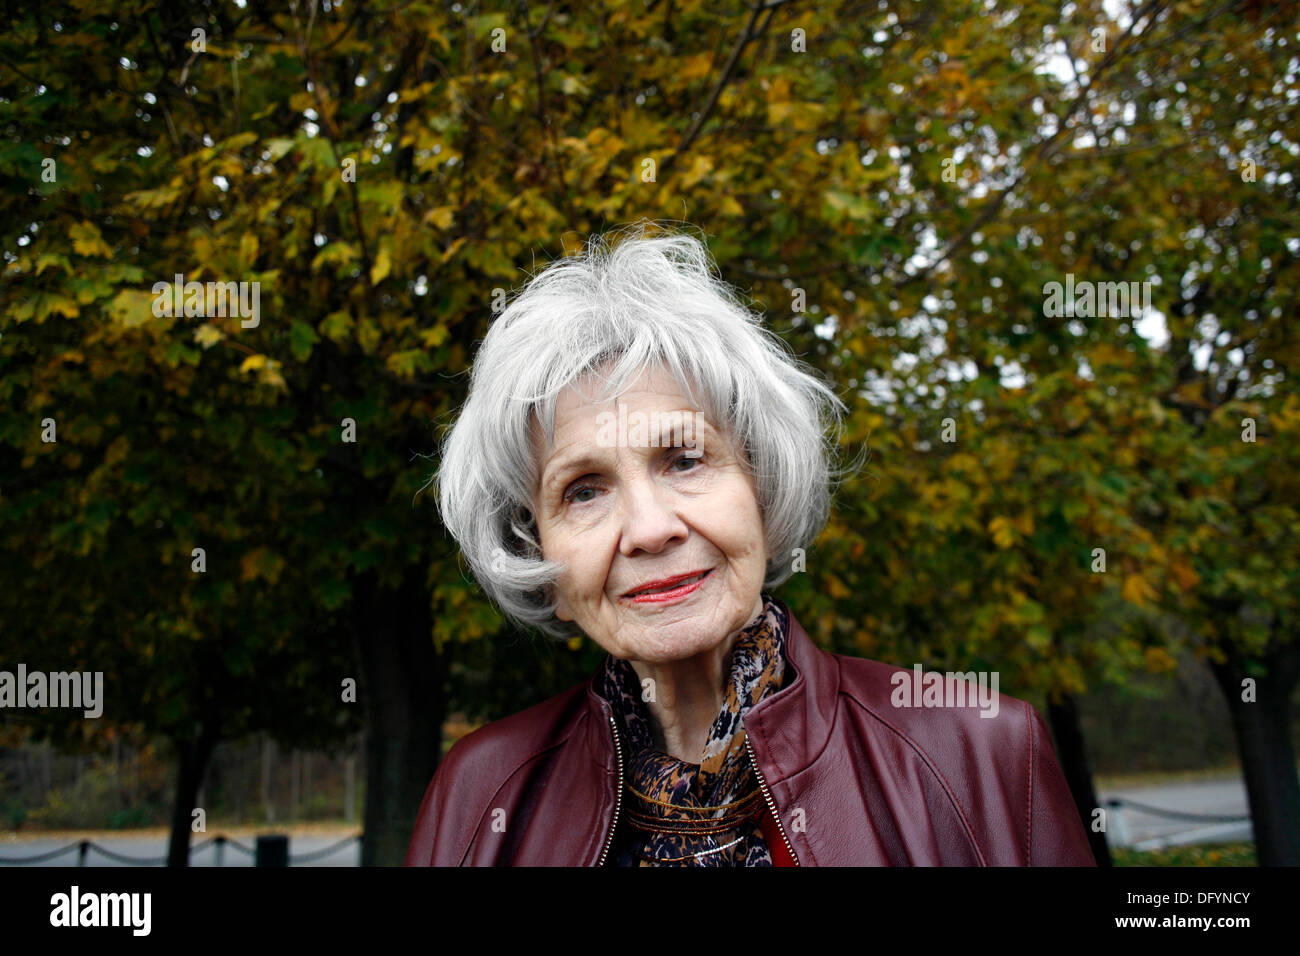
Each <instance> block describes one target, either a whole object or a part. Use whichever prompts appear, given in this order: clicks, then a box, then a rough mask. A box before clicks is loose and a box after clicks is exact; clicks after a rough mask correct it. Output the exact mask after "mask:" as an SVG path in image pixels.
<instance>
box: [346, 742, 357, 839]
mask: <svg viewBox="0 0 1300 956" xmlns="http://www.w3.org/2000/svg"><path fill="white" fill-rule="evenodd" d="M343 774H344V776H343V819H344V820H347V821H348V823H351V822H352V821H353V820H355V819H356V818H357V756H356V754H351V753H350V754H348V756H347V759H346V760H344V761H343Z"/></svg>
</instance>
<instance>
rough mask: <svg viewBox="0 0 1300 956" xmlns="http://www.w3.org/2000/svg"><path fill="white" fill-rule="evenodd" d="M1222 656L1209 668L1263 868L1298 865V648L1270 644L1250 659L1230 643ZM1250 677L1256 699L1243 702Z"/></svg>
mask: <svg viewBox="0 0 1300 956" xmlns="http://www.w3.org/2000/svg"><path fill="white" fill-rule="evenodd" d="M1224 652H1225V654H1226V660H1225V661H1224V662H1223V663H1214V662H1211V664H1210V668H1211V670H1213V671H1214V676H1215V678H1216V679H1217V680H1218V683H1219V689H1220V690H1222V691H1223V696H1224V699H1225V700H1226V701H1227V703H1228V711H1229V713H1231V714H1232V729H1233V731H1234V732H1235V733H1236V735H1237V749H1238V752H1239V753H1240V755H1241V770H1242V774H1243V776H1244V777H1245V780H1246V796H1247V799H1248V800H1249V802H1250V819H1251V823H1252V825H1253V826H1254V829H1255V853H1256V855H1257V856H1258V859H1259V865H1260V866H1300V775H1297V773H1296V755H1295V747H1294V745H1293V744H1292V742H1291V694H1292V692H1293V691H1294V690H1295V686H1296V679H1297V677H1298V676H1300V646H1298V645H1296V644H1290V645H1282V646H1279V645H1277V644H1276V643H1271V644H1270V646H1269V650H1268V651H1267V652H1266V653H1265V654H1263V655H1260V656H1258V657H1254V658H1251V659H1250V660H1246V659H1245V658H1243V657H1242V656H1241V653H1240V652H1239V651H1238V649H1237V648H1236V647H1235V646H1232V645H1229V646H1228V647H1226V648H1224ZM1252 665H1253V666H1252ZM1246 678H1253V679H1254V681H1255V688H1254V690H1255V692H1254V698H1255V699H1254V700H1253V701H1248V700H1242V697H1243V695H1244V689H1243V687H1242V682H1243V681H1244V680H1245V679H1246Z"/></svg>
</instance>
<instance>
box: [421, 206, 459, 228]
mask: <svg viewBox="0 0 1300 956" xmlns="http://www.w3.org/2000/svg"><path fill="white" fill-rule="evenodd" d="M455 212H456V207H455V206H437V207H435V208H433V209H430V210H429V211H428V212H426V213H425V214H424V224H425V225H426V226H433V227H434V228H435V229H450V228H451V222H452V217H453V215H454V214H455Z"/></svg>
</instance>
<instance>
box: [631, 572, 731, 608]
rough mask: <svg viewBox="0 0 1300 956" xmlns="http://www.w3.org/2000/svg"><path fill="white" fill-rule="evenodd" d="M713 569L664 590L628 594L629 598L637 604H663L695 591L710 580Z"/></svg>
mask: <svg viewBox="0 0 1300 956" xmlns="http://www.w3.org/2000/svg"><path fill="white" fill-rule="evenodd" d="M712 573H713V569H712V568H709V570H707V571H705V572H704V573H703V574H701V575H700V576H699V577H692V578H688V579H687V580H686V581H683V582H682V583H681V584H675V585H673V586H672V587H670V588H667V589H666V590H663V591H643V592H641V593H639V594H632V595H629V596H628V600H629V601H632V602H633V603H635V604H662V603H664V602H666V601H676V600H677V599H678V598H683V597H685V596H686V595H688V594H690V593H691V592H692V591H695V590H696V589H697V588H699V586H700V585H701V584H703V583H704V582H705V581H707V580H708V578H709V575H710V574H712Z"/></svg>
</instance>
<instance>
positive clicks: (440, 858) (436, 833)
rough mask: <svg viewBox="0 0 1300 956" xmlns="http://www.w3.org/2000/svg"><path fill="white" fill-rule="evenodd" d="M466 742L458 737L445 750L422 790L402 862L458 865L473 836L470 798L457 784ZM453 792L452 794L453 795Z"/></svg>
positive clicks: (422, 864)
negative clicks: (447, 749) (449, 748)
mask: <svg viewBox="0 0 1300 956" xmlns="http://www.w3.org/2000/svg"><path fill="white" fill-rule="evenodd" d="M468 750H469V744H468V742H467V739H466V738H461V739H460V740H458V741H457V742H456V744H455V745H454V746H453V747H452V748H451V750H449V751H448V752H447V754H446V755H445V756H444V757H443V758H442V761H441V762H440V763H439V764H438V769H437V770H436V771H434V774H433V779H432V780H431V781H430V782H429V787H428V789H427V790H426V791H425V792H424V800H423V801H421V803H420V812H419V814H418V815H417V816H416V819H415V829H414V831H412V833H411V842H410V844H409V845H408V846H407V849H406V860H405V864H404V865H406V866H460V864H461V861H462V860H463V859H464V857H465V854H466V852H467V851H468V850H469V844H470V842H471V840H472V837H473V830H472V829H470V830H467V829H466V828H467V827H470V826H472V822H471V820H470V817H469V814H470V813H471V812H472V804H473V801H472V800H471V799H469V796H468V794H466V793H465V792H464V789H465V788H464V787H457V786H456V784H457V781H458V780H459V779H461V778H462V775H461V774H459V773H458V768H459V767H460V766H461V765H462V764H463V762H464V758H465V755H466V753H467V752H468ZM453 794H454V795H453Z"/></svg>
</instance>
